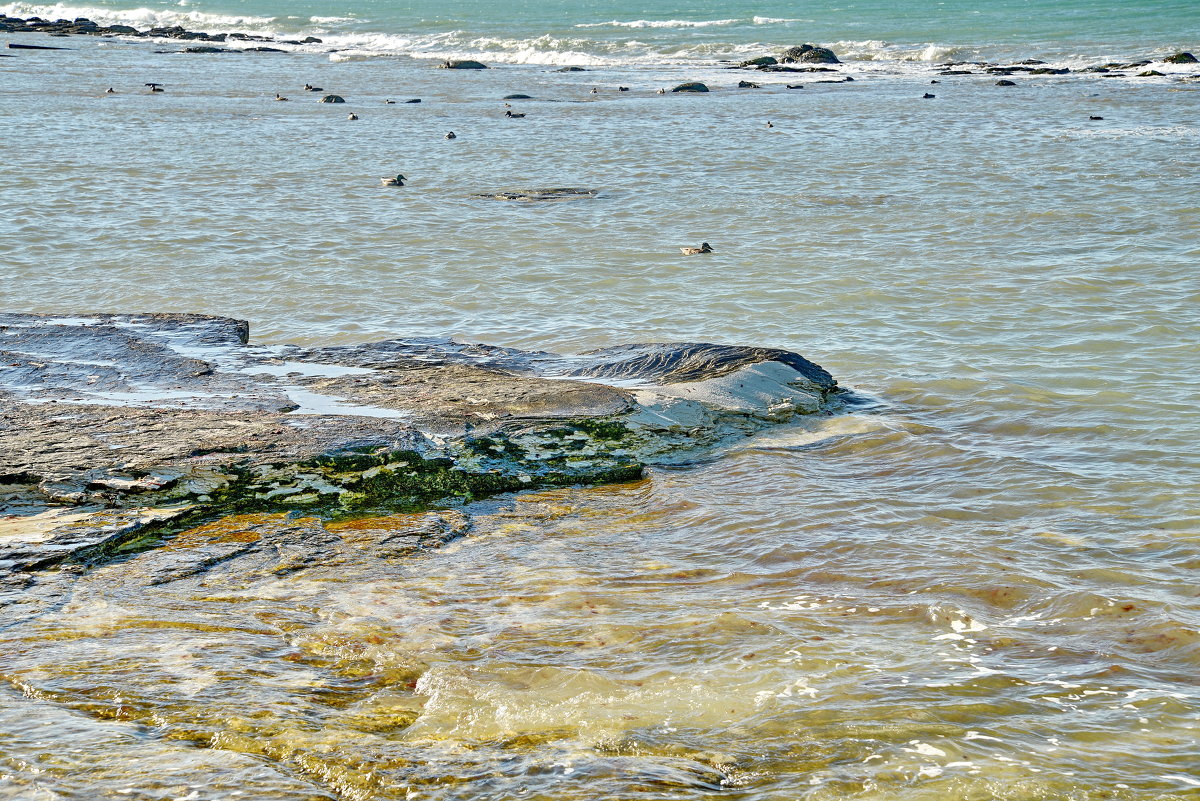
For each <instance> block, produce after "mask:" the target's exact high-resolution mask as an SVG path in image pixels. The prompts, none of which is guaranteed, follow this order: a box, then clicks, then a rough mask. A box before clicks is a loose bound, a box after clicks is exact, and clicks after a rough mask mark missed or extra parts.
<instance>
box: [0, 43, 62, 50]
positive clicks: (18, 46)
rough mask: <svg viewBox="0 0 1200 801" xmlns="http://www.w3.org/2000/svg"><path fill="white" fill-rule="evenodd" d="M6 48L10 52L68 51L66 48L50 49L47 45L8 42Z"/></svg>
mask: <svg viewBox="0 0 1200 801" xmlns="http://www.w3.org/2000/svg"><path fill="white" fill-rule="evenodd" d="M8 46H9V48H10V49H12V50H69V49H70V48H67V47H50V46H48V45H31V44H17V43H15V42H9V43H8Z"/></svg>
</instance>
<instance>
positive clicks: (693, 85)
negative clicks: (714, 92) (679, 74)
mask: <svg viewBox="0 0 1200 801" xmlns="http://www.w3.org/2000/svg"><path fill="white" fill-rule="evenodd" d="M671 91H672V92H707V91H708V86H706V85H705V84H703V83H701V82H700V81H689V82H688V83H681V84H679V85H678V86H676V87H675V88H674V89H672V90H671Z"/></svg>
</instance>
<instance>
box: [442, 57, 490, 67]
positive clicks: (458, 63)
mask: <svg viewBox="0 0 1200 801" xmlns="http://www.w3.org/2000/svg"><path fill="white" fill-rule="evenodd" d="M438 66H439V67H441V68H442V69H444V70H486V69H487V68H488V65H487V64H483V63H480V62H478V61H471V60H470V59H460V60H455V59H449V60H447V61H443V62H442V63H441V64H438Z"/></svg>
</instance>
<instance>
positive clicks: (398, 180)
mask: <svg viewBox="0 0 1200 801" xmlns="http://www.w3.org/2000/svg"><path fill="white" fill-rule="evenodd" d="M379 180H380V181H382V182H383V185H384V186H404V176H403V175H400V174H399V173H397V174H396V177H395V178H380V179H379Z"/></svg>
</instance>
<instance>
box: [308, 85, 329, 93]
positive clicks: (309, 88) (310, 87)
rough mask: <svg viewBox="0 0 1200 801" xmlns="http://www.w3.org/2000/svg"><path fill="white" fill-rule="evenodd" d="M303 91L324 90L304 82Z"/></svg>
mask: <svg viewBox="0 0 1200 801" xmlns="http://www.w3.org/2000/svg"><path fill="white" fill-rule="evenodd" d="M304 91H306V92H324V91H325V90H324V89H322V88H321V87H319V86H313V85H312V84H311V83H306V84H304Z"/></svg>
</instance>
